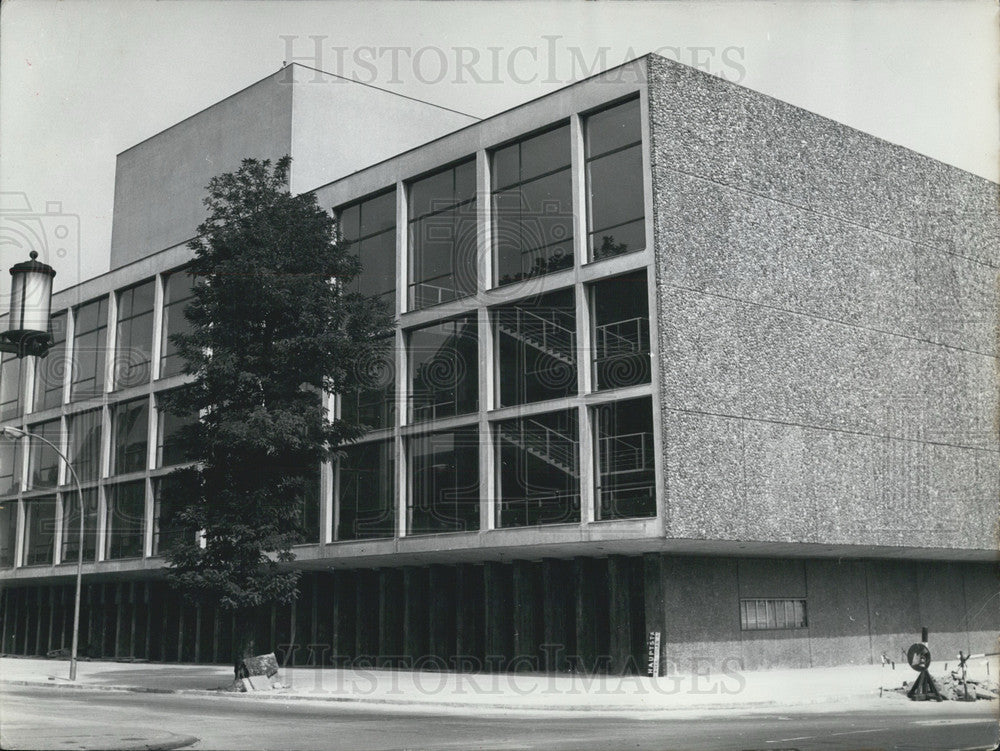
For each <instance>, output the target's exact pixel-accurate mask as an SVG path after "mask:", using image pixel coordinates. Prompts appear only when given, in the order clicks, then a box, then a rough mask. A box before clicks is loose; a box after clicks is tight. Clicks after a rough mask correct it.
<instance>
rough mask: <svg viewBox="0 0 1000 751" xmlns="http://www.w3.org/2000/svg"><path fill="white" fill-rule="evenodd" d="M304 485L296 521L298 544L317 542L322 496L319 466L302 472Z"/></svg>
mask: <svg viewBox="0 0 1000 751" xmlns="http://www.w3.org/2000/svg"><path fill="white" fill-rule="evenodd" d="M302 477H303V480H304V485H303V489H302V495H301V496H300V498H299V508H298V522H299V526H300V527H301V532H300V534H299V535H298V537H297V538H296V543H298V544H315V543H317V542H319V507H320V500H321V498H322V489H321V483H320V470H319V467H315V468H312V467H310V468H309V469H307V470H305V471H304V472H303V473H302Z"/></svg>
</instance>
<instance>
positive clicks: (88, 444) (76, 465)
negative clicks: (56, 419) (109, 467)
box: [66, 409, 101, 482]
mask: <svg viewBox="0 0 1000 751" xmlns="http://www.w3.org/2000/svg"><path fill="white" fill-rule="evenodd" d="M66 455H67V456H68V457H69V460H70V462H72V464H73V469H74V470H76V474H77V477H79V478H80V482H87V481H88V480H96V479H98V478H99V477H100V475H101V410H99V409H92V410H90V411H89V412H81V413H79V414H76V415H73V416H72V417H70V418H69V451H68V452H67V454H66Z"/></svg>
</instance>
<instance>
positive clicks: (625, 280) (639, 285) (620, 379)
mask: <svg viewBox="0 0 1000 751" xmlns="http://www.w3.org/2000/svg"><path fill="white" fill-rule="evenodd" d="M593 290H594V331H593V342H594V380H595V385H596V387H597V388H598V389H616V388H623V387H625V386H637V385H639V384H643V383H649V381H650V378H651V367H650V361H649V303H648V301H647V299H648V291H647V287H646V275H645V274H644V273H641V272H640V273H638V274H628V275H625V276H618V277H614V278H612V279H607V280H605V281H602V282H598V283H597V284H595V285H594V288H593Z"/></svg>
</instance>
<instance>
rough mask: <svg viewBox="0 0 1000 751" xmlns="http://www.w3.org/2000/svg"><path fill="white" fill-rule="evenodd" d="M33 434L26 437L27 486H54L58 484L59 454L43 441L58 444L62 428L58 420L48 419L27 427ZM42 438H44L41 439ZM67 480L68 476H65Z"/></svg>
mask: <svg viewBox="0 0 1000 751" xmlns="http://www.w3.org/2000/svg"><path fill="white" fill-rule="evenodd" d="M28 431H29V432H30V433H34V434H35V435H36V436H40V438H35V437H34V436H29V437H28V445H29V446H30V447H31V449H30V450H29V452H28V487H30V488H54V487H55V486H56V485H58V484H59V464H60V462H61V461H62V460H61V459H60V458H59V454H58V453H57V452H56V450H55V449H54V448H52V446H50V445H49V444H48V443H46V442H45V441H49V442H50V443H53V444H55V445H56V446H59V445H60V444H61V443H62V428H61V426H60V421H59V420H49V421H48V422H40V423H37V424H35V425H31V426H30V427H29V428H28ZM42 438H44V439H45V440H44V441H43V440H41V439H42ZM67 480H69V478H67Z"/></svg>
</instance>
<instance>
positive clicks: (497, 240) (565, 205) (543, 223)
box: [491, 124, 573, 284]
mask: <svg viewBox="0 0 1000 751" xmlns="http://www.w3.org/2000/svg"><path fill="white" fill-rule="evenodd" d="M570 161H571V160H570V137H569V125H568V124H567V125H562V126H560V127H557V128H555V129H553V130H549V131H547V132H545V133H541V134H539V135H535V136H532V137H530V138H526V139H524V140H521V141H518V142H516V143H512V144H509V145H507V146H504V147H502V148H499V149H497V150H496V151H494V152H493V163H492V171H491V179H492V190H493V252H494V256H495V264H496V278H497V283H498V284H509V283H511V282H516V281H519V280H521V279H526V278H528V277H532V276H538V275H539V274H548V273H550V272H552V271H558V270H560V269H566V268H570V267H571V266H572V265H573V178H572V172H571V170H570Z"/></svg>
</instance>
